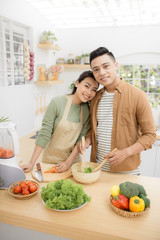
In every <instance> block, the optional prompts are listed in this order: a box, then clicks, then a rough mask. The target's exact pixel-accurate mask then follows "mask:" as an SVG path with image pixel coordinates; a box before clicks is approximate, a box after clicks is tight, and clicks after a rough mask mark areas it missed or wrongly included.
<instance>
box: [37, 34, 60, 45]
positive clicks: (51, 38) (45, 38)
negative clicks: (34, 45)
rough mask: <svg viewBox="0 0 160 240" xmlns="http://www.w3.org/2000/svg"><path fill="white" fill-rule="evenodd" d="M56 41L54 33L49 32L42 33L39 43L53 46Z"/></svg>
mask: <svg viewBox="0 0 160 240" xmlns="http://www.w3.org/2000/svg"><path fill="white" fill-rule="evenodd" d="M56 41H57V38H56V36H55V33H53V32H51V31H44V32H43V33H42V34H41V37H40V43H44V44H46V43H47V44H53V43H54V42H56Z"/></svg>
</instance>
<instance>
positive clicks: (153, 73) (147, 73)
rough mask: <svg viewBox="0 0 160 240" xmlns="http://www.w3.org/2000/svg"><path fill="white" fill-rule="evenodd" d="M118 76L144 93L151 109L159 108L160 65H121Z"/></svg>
mask: <svg viewBox="0 0 160 240" xmlns="http://www.w3.org/2000/svg"><path fill="white" fill-rule="evenodd" d="M119 75H120V77H122V78H124V79H125V81H127V82H129V83H130V84H132V85H134V86H136V87H138V88H140V89H142V90H143V91H144V92H146V94H147V96H148V98H149V101H150V103H151V105H152V107H156V108H157V107H160V65H121V66H120V67H119Z"/></svg>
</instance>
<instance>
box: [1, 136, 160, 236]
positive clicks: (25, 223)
mask: <svg viewBox="0 0 160 240" xmlns="http://www.w3.org/2000/svg"><path fill="white" fill-rule="evenodd" d="M32 135H33V134H29V135H27V136H25V137H23V138H21V139H20V147H22V145H23V146H25V148H24V152H20V156H21V157H22V158H23V161H28V160H29V159H30V156H31V154H32V150H33V149H32V148H34V140H33V139H30V138H29V137H30V136H32ZM24 144H25V145H24ZM21 149H22V148H21ZM30 150H31V152H30ZM26 177H27V179H31V174H30V173H28V174H26ZM71 180H73V178H71ZM124 181H132V182H137V183H139V184H142V185H143V186H144V187H145V189H146V191H147V193H148V197H149V198H150V200H151V208H150V209H149V211H148V212H147V213H146V214H145V215H144V216H141V217H136V218H125V217H122V216H119V215H117V214H116V213H115V212H113V210H112V209H111V207H110V205H109V195H110V189H111V186H112V185H118V184H119V183H121V182H124ZM44 185H46V184H45V183H40V188H41V187H42V186H44ZM159 189H160V178H151V177H141V176H139V177H138V176H133V175H124V174H112V173H107V172H102V173H101V176H100V179H99V180H98V181H97V182H95V183H92V184H89V185H84V190H85V192H86V193H87V194H88V195H90V196H91V197H92V200H91V202H90V203H87V204H86V205H85V206H84V207H82V208H80V209H78V210H76V211H71V212H57V211H54V210H50V209H47V208H45V206H44V205H43V203H42V201H41V197H40V189H39V192H38V193H37V194H36V195H35V196H34V197H33V198H31V199H27V200H18V199H16V198H14V197H12V196H10V195H9V194H8V192H7V190H0V199H1V200H0V221H1V222H2V223H6V224H11V225H14V226H19V227H22V228H27V229H32V230H35V231H39V232H43V233H48V234H52V235H56V236H60V237H65V238H69V239H76V240H81V239H84V240H91V239H92V240H103V239H105V240H106V239H115V240H118V239H145V240H146V239H148V240H150V239H152V240H153V239H160V227H159V223H160V214H159V213H160V204H159V199H160V191H159Z"/></svg>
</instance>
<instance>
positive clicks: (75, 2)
mask: <svg viewBox="0 0 160 240" xmlns="http://www.w3.org/2000/svg"><path fill="white" fill-rule="evenodd" d="M26 1H27V2H28V3H29V4H31V5H32V6H33V7H34V8H35V9H36V10H37V11H38V12H39V13H40V14H41V15H43V16H44V17H45V18H46V19H47V20H48V21H49V23H50V24H51V26H52V27H54V28H56V29H68V28H86V27H119V26H138V25H141V26H142V25H143V26H144V25H158V24H159V25H160V0H26Z"/></svg>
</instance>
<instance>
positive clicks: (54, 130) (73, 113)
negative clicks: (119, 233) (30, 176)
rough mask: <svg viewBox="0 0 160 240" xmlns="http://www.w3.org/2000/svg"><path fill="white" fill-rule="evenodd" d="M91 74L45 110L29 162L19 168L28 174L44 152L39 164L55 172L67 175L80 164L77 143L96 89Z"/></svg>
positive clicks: (84, 75)
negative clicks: (74, 165) (43, 163)
mask: <svg viewBox="0 0 160 240" xmlns="http://www.w3.org/2000/svg"><path fill="white" fill-rule="evenodd" d="M98 86H99V85H98V83H97V82H96V80H95V78H94V76H93V73H92V72H91V71H85V72H83V73H82V74H81V75H80V76H79V78H78V80H77V81H76V83H75V86H74V89H73V91H72V94H71V95H64V96H59V97H55V98H53V99H52V100H51V102H50V104H49V106H48V107H47V111H46V114H45V116H44V118H43V121H42V128H41V130H40V132H39V135H38V138H37V140H36V145H35V149H34V152H33V155H32V157H31V160H30V161H29V163H28V164H24V165H22V166H21V168H22V169H23V170H24V172H29V171H31V170H32V168H33V167H34V164H35V162H36V161H37V159H38V157H39V155H40V154H41V152H42V151H43V149H44V151H43V156H42V162H45V163H54V164H56V172H64V171H66V170H67V169H68V168H69V167H70V166H71V164H72V163H75V162H78V161H80V156H79V155H78V149H77V146H76V143H77V142H78V141H79V140H81V137H82V136H86V134H87V132H88V130H89V129H90V120H89V106H88V101H90V100H91V99H92V98H93V97H94V96H95V95H96V91H97V89H98Z"/></svg>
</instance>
